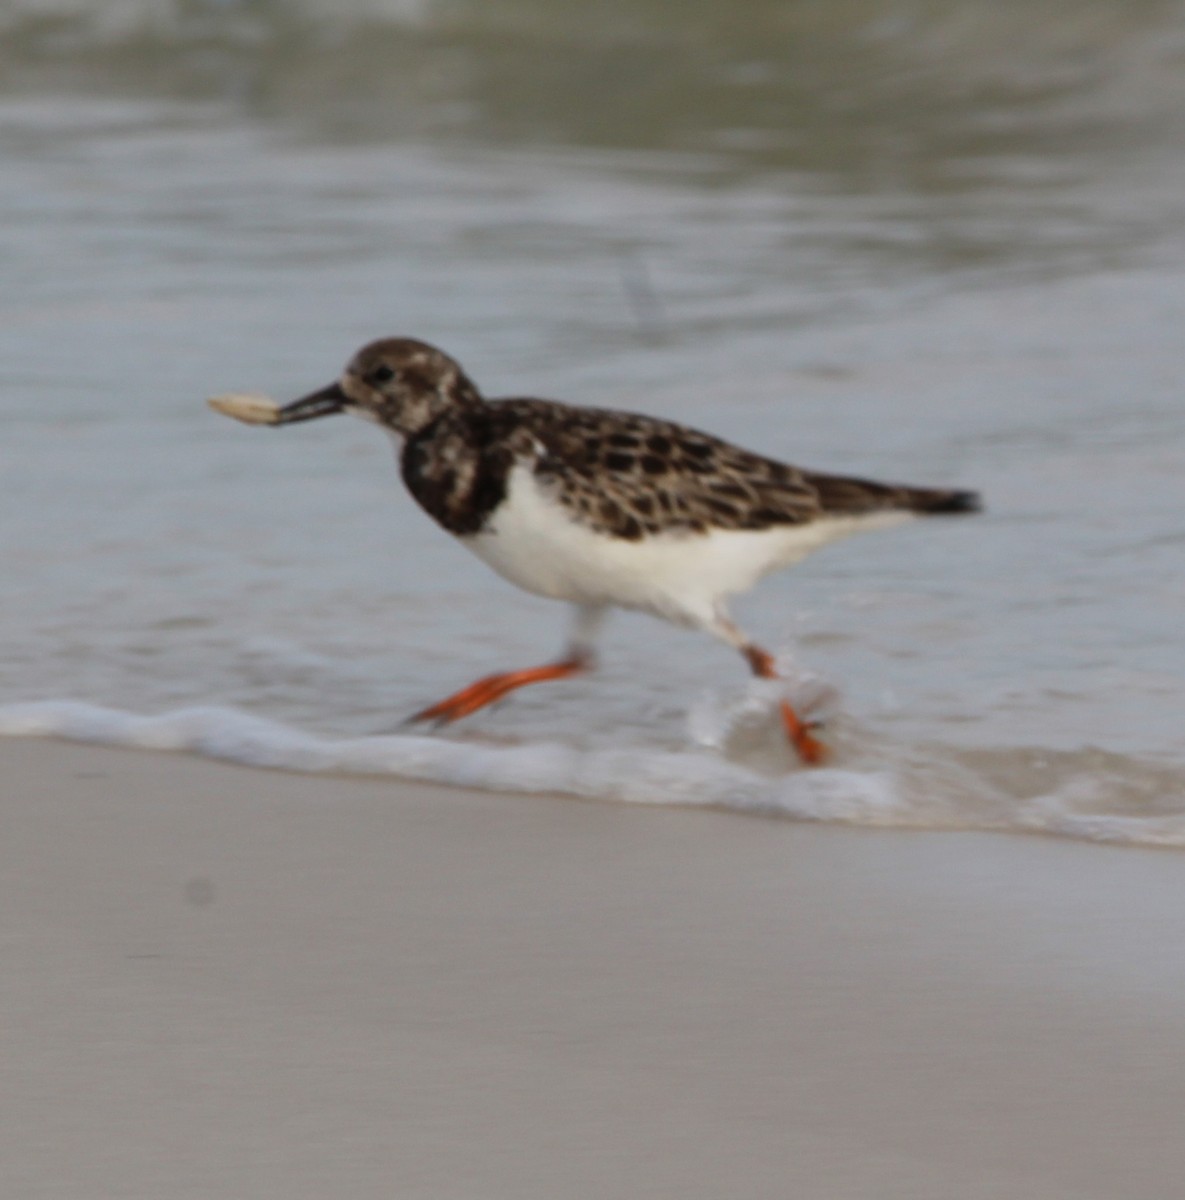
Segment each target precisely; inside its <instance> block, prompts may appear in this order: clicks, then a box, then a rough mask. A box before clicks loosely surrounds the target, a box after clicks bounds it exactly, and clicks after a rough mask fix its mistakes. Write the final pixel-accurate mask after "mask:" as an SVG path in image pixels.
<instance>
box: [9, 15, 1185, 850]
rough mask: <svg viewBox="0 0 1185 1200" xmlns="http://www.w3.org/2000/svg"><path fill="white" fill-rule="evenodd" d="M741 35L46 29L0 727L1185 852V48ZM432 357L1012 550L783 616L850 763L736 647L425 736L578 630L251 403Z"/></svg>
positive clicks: (784, 639)
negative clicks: (361, 369)
mask: <svg viewBox="0 0 1185 1200" xmlns="http://www.w3.org/2000/svg"><path fill="white" fill-rule="evenodd" d="M740 8H742V9H743V10H744V11H743V13H742V12H736V11H734V10H735V9H736V6H733V8H730V9H729V12H730V13H733V17H732V18H731V19H730V21H729V23H728V24H727V26H726V27H723V26H721V25H720V19H719V16H718V14H717V13H716V11H715V6H692V7H691V8H689V9H688V10H687V11H686V12H683V13H682V14H681V18H680V19H679V20H678V21H677V22H675V21H673V20H672V19H671V18H669V17H668V16H666V15H665V9H664V8H662V6H658V5H653V6H651V5H646V4H633V5H628V6H627V5H622V6H619V7H618V6H596V8H595V13H594V8H593V6H589V7H588V8H585V7H584V6H580V5H577V6H567V7H566V8H565V9H564V10H563V12H562V13H561V12H559V11H557V10H556V9H555V6H553V5H544V4H542V3H525V2H524V3H519V4H511V5H505V6H500V9H499V15H498V16H497V17H491V16H489V15H488V13H487V12H486V9H485V8H483V7H480V6H477V5H472V6H467V5H451V6H448V7H447V10H446V8H445V6H439V7H438V6H436V5H433V4H431V3H420V4H408V3H403V4H397V3H388V4H380V3H373V4H370V5H361V4H360V5H345V6H343V5H332V6H331V5H329V4H324V5H316V4H311V3H309V4H305V5H301V6H287V7H285V8H283V10H282V11H281V9H280V7H279V6H276V7H275V8H273V7H272V6H270V5H267V4H246V3H241V4H234V3H220V4H215V3H204V4H203V3H189V4H181V3H179V4H177V5H175V6H168V5H161V4H154V5H149V4H136V3H109V4H105V5H99V4H98V3H83V2H79V3H76V4H75V5H74V6H73V7H71V6H70V5H62V4H54V5H52V6H43V5H39V4H37V3H33V2H30V3H24V4H18V5H13V6H9V8H8V10H7V11H6V13H5V14H3V15H0V35H3V38H4V43H3V46H2V47H0V69H2V70H0V160H2V161H3V164H4V170H3V171H0V231H2V233H3V241H4V245H5V248H6V250H5V254H6V263H5V272H4V278H5V281H6V285H7V286H5V287H4V288H3V289H2V290H0V380H2V383H0V416H2V418H3V420H4V425H5V431H6V436H5V438H4V444H3V446H2V447H0V498H2V499H0V561H2V562H3V564H4V567H3V570H2V571H0V687H2V689H3V691H2V704H0V731H5V732H10V733H63V734H66V735H68V736H77V737H86V738H94V739H97V740H108V741H116V742H119V741H126V742H129V743H132V744H158V745H167V746H172V747H178V748H189V749H196V750H199V751H201V752H204V753H213V754H219V755H223V756H227V757H234V758H238V759H240V760H243V761H256V762H261V763H270V764H276V765H286V766H291V767H297V768H300V769H319V770H324V769H333V770H355V771H380V772H386V771H391V772H395V773H400V774H410V775H416V776H418V777H428V778H435V779H443V780H455V781H462V782H469V783H480V784H484V785H486V786H492V787H501V788H510V789H515V788H541V789H546V790H558V791H565V792H571V793H576V794H581V795H587V796H601V797H606V798H609V797H613V798H622V799H633V800H645V801H648V802H670V801H676V802H684V803H695V804H714V805H721V806H730V807H737V808H743V809H754V810H759V811H767V812H768V811H783V812H787V813H791V814H794V815H799V816H806V817H812V818H819V819H837V820H850V821H856V822H876V823H882V824H907V825H922V826H941V827H979V826H990V827H994V828H1017V829H1047V830H1053V831H1058V832H1065V833H1071V834H1074V835H1076V836H1090V837H1100V838H1111V839H1115V840H1126V841H1133V842H1156V843H1170V844H1177V843H1180V842H1183V841H1185V734H1183V733H1182V731H1181V727H1180V721H1179V713H1180V711H1181V707H1182V706H1181V699H1182V691H1183V685H1182V679H1183V678H1185V671H1183V669H1182V668H1183V667H1185V661H1183V658H1185V655H1183V653H1182V650H1181V638H1180V633H1179V614H1180V611H1181V602H1182V596H1183V593H1185V583H1183V578H1182V571H1181V566H1180V564H1181V554H1182V548H1183V547H1185V525H1183V524H1182V518H1181V513H1182V512H1185V503H1183V502H1185V481H1183V477H1182V476H1183V473H1182V470H1181V465H1182V462H1183V461H1185V431H1183V422H1182V418H1181V403H1180V399H1179V395H1178V393H1179V390H1180V381H1181V374H1182V365H1183V361H1185V360H1183V359H1182V353H1181V349H1180V346H1181V339H1180V333H1179V330H1180V328H1181V326H1182V317H1183V316H1185V312H1183V310H1185V292H1183V289H1182V283H1183V281H1185V271H1183V269H1182V262H1183V256H1182V244H1181V236H1180V232H1179V230H1180V225H1181V222H1180V218H1181V209H1182V207H1183V205H1185V202H1183V201H1182V199H1181V197H1182V196H1185V190H1183V189H1182V186H1181V185H1182V182H1183V181H1182V179H1181V176H1182V174H1183V173H1185V172H1183V171H1182V163H1181V155H1180V146H1181V142H1182V138H1181V135H1182V133H1183V132H1185V126H1183V125H1182V122H1181V120H1180V118H1179V115H1178V114H1179V113H1180V112H1181V111H1185V110H1182V109H1181V105H1180V101H1181V99H1182V94H1181V93H1182V86H1183V85H1182V84H1181V83H1180V77H1181V76H1180V71H1179V65H1180V64H1179V61H1178V60H1179V56H1180V52H1179V49H1175V48H1174V47H1179V46H1180V45H1181V44H1182V34H1185V7H1183V6H1181V5H1164V4H1157V5H1131V4H1127V5H1118V4H1115V5H1105V4H1089V3H1086V2H1085V0H1083V2H1081V3H1063V4H1059V5H1055V6H1053V7H1052V8H1050V9H1046V10H1043V11H1042V13H1041V17H1042V19H1041V21H1040V22H1037V21H1036V18H1035V17H1034V16H1033V15H1032V14H1030V13H1029V12H1027V11H1025V9H1024V8H1022V7H1021V6H1012V5H998V6H991V7H989V6H983V7H982V9H976V8H975V7H974V6H969V7H966V8H964V9H962V10H960V11H959V14H952V13H951V12H948V11H947V8H948V6H945V5H943V6H939V5H934V6H927V5H913V6H904V5H892V4H877V3H872V2H871V0H869V2H867V3H851V4H843V5H833V6H829V7H828V11H827V14H821V13H820V12H819V11H816V7H815V6H812V5H784V4H773V3H759V2H756V0H753V2H751V3H748V4H745V5H742V6H740ZM294 13H296V14H299V19H298V18H297V17H295V16H293V14H294ZM742 18H743V19H742ZM1017 45H1023V46H1024V50H1023V52H1020V53H1018V52H1017V51H1016V46H1017ZM396 332H400V333H408V334H413V335H416V336H420V337H424V338H427V339H429V340H432V341H436V342H438V343H439V344H441V345H443V346H444V347H445V348H446V349H449V350H450V351H452V352H453V353H455V354H456V355H457V356H458V357H459V358H460V359H461V360H462V362H463V363H464V364H465V366H466V367H467V369H468V370H469V372H470V374H471V375H473V376H474V377H475V378H476V380H477V381H478V382H479V384H481V385H482V386H483V387H484V388H485V389H486V390H487V391H488V392H490V393H491V394H506V393H510V392H517V393H523V392H526V393H535V394H543V395H554V396H559V397H562V398H565V399H570V400H574V401H578V402H586V403H590V404H597V405H603V406H619V407H626V408H638V409H643V410H647V411H651V412H655V413H659V414H662V415H666V416H671V417H675V418H677V419H680V420H684V421H687V422H689V423H691V424H695V425H698V426H701V427H705V428H708V429H711V430H713V431H714V432H718V433H720V434H722V435H724V436H727V437H730V438H732V439H734V440H736V441H738V442H741V443H743V444H747V445H750V446H755V447H760V448H762V449H763V450H766V451H767V452H769V453H773V454H776V455H778V456H780V457H783V458H786V459H788V460H790V461H794V462H799V463H803V464H806V465H812V466H816V467H820V468H825V469H832V470H837V471H849V472H852V473H861V474H867V475H871V476H874V477H876V476H880V477H884V478H899V479H908V480H911V481H916V482H932V483H936V484H945V483H950V484H959V485H965V486H974V487H978V488H980V489H982V491H983V492H984V494H985V497H986V500H987V503H988V512H987V513H986V514H985V515H984V516H982V517H979V518H976V519H975V520H968V521H947V522H925V523H923V522H919V523H916V524H913V525H910V526H908V527H905V528H902V529H898V530H894V531H891V532H887V533H881V534H877V535H869V536H867V537H864V538H860V539H854V540H851V541H848V542H845V543H842V544H838V545H835V546H833V547H830V548H828V549H827V550H825V551H823V552H821V553H820V554H818V555H816V556H815V557H813V558H812V559H810V560H809V561H808V562H807V563H805V564H803V565H802V566H801V567H799V568H798V569H796V570H795V571H792V572H787V573H785V574H784V575H782V576H780V577H776V578H773V579H770V580H767V581H766V582H765V583H764V584H763V585H762V586H761V588H760V589H759V590H758V591H757V592H755V593H753V594H752V595H751V596H749V597H747V598H745V599H744V600H742V601H741V602H739V603H738V605H737V607H736V611H737V616H738V618H739V619H740V621H741V623H742V624H743V625H744V626H745V627H746V628H747V629H749V630H750V631H751V632H752V633H753V635H754V636H755V637H756V638H758V639H759V640H762V641H764V642H765V643H766V644H768V645H771V646H773V647H775V648H777V649H778V650H779V651H780V652H781V653H782V656H783V661H784V663H785V665H786V668H787V670H788V673H789V674H790V675H791V677H792V682H791V685H790V686H791V689H792V691H794V692H795V694H796V695H800V696H809V695H811V694H813V693H816V692H820V691H822V692H828V691H834V692H835V693H836V697H835V698H834V699H833V700H832V701H831V703H830V708H829V710H828V731H827V737H828V739H829V740H830V741H831V742H832V743H833V745H834V746H835V747H836V749H837V757H836V764H835V767H834V768H833V769H830V770H826V771H819V772H813V773H810V772H803V771H799V770H797V769H795V766H794V764H793V763H792V762H791V761H790V758H789V755H788V753H787V752H786V749H785V747H784V746H783V745H782V744H781V741H780V738H779V735H778V731H777V727H776V719H775V716H774V705H773V699H774V692H773V691H771V689H770V687H769V686H768V685H758V684H755V683H752V682H750V681H749V680H747V678H746V676H745V671H744V668H743V664H741V663H739V662H738V661H736V659H735V656H734V655H733V654H732V653H731V652H729V651H728V650H726V649H724V648H723V647H720V646H716V645H714V644H711V643H710V642H709V641H708V640H706V639H704V638H702V637H697V636H693V635H689V634H686V633H683V632H680V631H678V630H674V629H669V628H667V627H665V626H662V625H659V624H657V623H655V622H653V621H651V620H648V619H646V618H643V617H637V616H632V615H621V616H619V617H616V618H615V619H614V620H613V621H612V622H611V623H610V626H609V628H608V630H607V632H606V635H605V637H604V639H603V667H602V670H601V671H600V672H599V673H598V674H597V675H595V676H592V677H589V678H584V679H579V680H573V681H570V682H566V683H562V684H555V685H552V686H550V687H548V688H539V689H532V690H531V691H529V692H526V693H521V694H519V695H518V696H516V697H515V698H513V699H512V700H511V701H509V702H507V703H505V704H504V705H502V706H500V707H499V708H497V709H496V710H494V711H492V712H489V713H486V714H482V715H480V716H478V717H476V718H474V719H472V720H470V721H469V722H466V723H465V724H463V725H459V726H457V727H455V728H454V729H451V730H449V731H447V732H443V733H440V734H436V735H433V736H430V737H425V736H421V735H419V734H417V735H416V736H414V737H413V736H409V735H406V734H400V733H398V732H396V731H397V728H398V725H399V722H400V720H401V719H402V718H403V717H404V716H405V715H406V714H408V713H409V712H412V711H414V710H415V709H416V708H418V707H421V706H422V705H423V704H424V703H426V702H428V701H431V700H435V699H438V698H439V697H440V696H441V695H443V694H444V693H446V692H449V691H451V690H453V689H454V688H456V687H458V686H460V685H461V684H463V683H465V682H468V681H469V680H470V679H471V678H473V677H475V676H476V675H478V674H482V673H485V672H487V671H489V670H494V669H498V668H500V667H504V666H517V665H523V664H527V663H533V662H537V661H542V660H544V659H546V658H547V657H548V656H549V655H551V654H552V653H553V652H554V651H555V650H556V649H557V648H558V646H559V645H560V644H561V642H562V640H563V637H564V633H565V623H566V614H565V612H564V611H563V610H562V608H560V607H559V606H555V605H550V604H548V603H547V602H545V601H541V600H537V599H534V598H532V597H527V596H524V595H521V594H519V593H516V592H515V591H514V590H513V589H511V588H510V587H509V586H508V585H505V584H503V583H502V582H501V581H500V580H498V579H496V578H495V577H493V576H492V575H491V574H490V573H489V572H488V571H487V570H486V568H484V567H483V566H482V565H481V564H480V563H478V562H477V561H476V560H475V559H472V558H470V557H469V556H468V555H467V554H466V553H465V552H464V551H463V550H462V549H460V548H458V547H457V546H455V545H454V544H453V543H452V542H451V541H450V539H448V538H446V537H444V536H442V535H441V534H440V533H439V531H438V530H437V529H436V528H435V527H434V526H433V525H432V524H431V523H430V522H429V521H428V520H427V518H425V517H424V516H423V515H422V514H420V513H419V512H418V510H416V509H415V507H414V505H413V504H412V503H411V502H410V500H409V499H408V498H407V497H406V496H405V495H404V494H403V493H402V489H401V485H400V484H399V481H398V478H397V475H396V473H395V471H394V468H393V464H392V462H391V450H390V446H389V445H388V444H387V442H386V441H385V439H383V438H382V437H381V436H379V435H377V434H376V432H375V431H374V430H373V429H372V428H368V427H365V426H363V425H361V424H360V423H356V422H350V421H347V420H345V419H342V420H338V421H326V422H319V423H317V424H315V425H309V426H302V427H300V428H299V429H293V430H286V431H283V432H273V431H262V430H251V429H246V428H243V427H241V426H237V425H234V424H232V423H230V422H228V421H225V420H222V419H219V418H217V417H215V416H213V415H212V414H210V413H209V412H208V410H206V408H205V407H204V404H203V398H204V397H205V396H206V395H208V394H210V393H214V392H220V391H226V390H230V389H258V390H264V391H268V392H270V393H272V394H274V395H276V396H279V397H289V396H295V395H298V394H301V393H303V392H305V391H307V390H309V389H311V388H313V387H315V386H319V385H320V384H322V383H325V382H328V380H329V379H330V378H332V377H333V376H334V375H335V374H336V372H337V371H338V369H339V368H340V366H341V364H342V362H343V361H344V359H345V358H346V357H347V356H348V354H349V353H350V352H351V351H352V350H353V348H354V347H355V346H356V345H357V344H359V343H360V342H362V341H364V340H367V339H368V338H370V337H373V336H377V335H381V334H386V333H396Z"/></svg>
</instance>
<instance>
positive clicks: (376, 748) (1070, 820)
mask: <svg viewBox="0 0 1185 1200" xmlns="http://www.w3.org/2000/svg"><path fill="white" fill-rule="evenodd" d="M0 735H3V736H9V737H56V738H64V739H68V740H71V741H78V742H88V743H93V744H96V745H105V746H122V747H131V748H140V749H146V750H156V751H181V752H187V753H192V754H197V755H200V756H202V757H206V758H212V759H220V760H224V761H227V762H234V763H239V764H241V765H244V766H251V767H261V768H279V769H284V770H289V771H297V772H305V773H335V774H342V775H358V776H362V775H365V776H391V777H393V778H399V779H406V780H419V781H424V782H431V783H439V784H450V785H454V786H458V787H471V788H480V789H483V790H488V791H502V792H518V793H536V794H538V793H545V794H552V795H557V796H565V795H566V796H577V797H581V798H584V799H592V800H605V801H617V802H623V803H631V804H653V805H676V806H689V807H707V808H715V809H721V810H730V811H734V812H738V813H750V814H759V815H764V816H781V817H789V818H793V819H798V820H808V821H824V822H833V823H842V824H850V825H866V826H881V827H891V826H897V827H909V828H915V829H916V828H922V829H926V828H928V829H945V830H957V829H964V830H969V829H984V830H989V829H990V830H997V831H1015V832H1041V833H1048V834H1056V835H1060V836H1064V837H1072V838H1077V839H1084V840H1090V841H1103V842H1117V843H1125V844H1129V845H1159V846H1185V813H1183V812H1180V811H1165V809H1164V807H1163V801H1164V799H1165V797H1166V795H1168V794H1169V793H1173V792H1176V793H1177V794H1180V791H1181V790H1183V789H1181V788H1180V785H1181V783H1182V782H1183V780H1182V779H1179V778H1178V777H1177V776H1178V775H1179V774H1181V773H1180V772H1175V771H1168V774H1167V775H1166V769H1165V768H1163V767H1158V768H1151V767H1147V768H1145V767H1142V766H1141V764H1139V763H1138V762H1134V761H1132V760H1126V759H1122V758H1121V757H1120V756H1113V755H1112V756H1105V759H1106V761H1105V764H1104V763H1102V762H1101V761H1100V757H1099V752H1091V751H1086V752H1084V753H1083V755H1081V756H1077V755H1062V756H1061V758H1062V761H1061V762H1060V763H1055V766H1054V768H1053V769H1052V771H1051V770H1050V766H1049V764H1050V761H1051V758H1053V759H1055V760H1056V759H1057V756H1056V755H1053V756H1051V755H1049V754H1043V755H1041V756H1040V762H1041V764H1042V767H1043V768H1044V769H1045V772H1046V787H1045V789H1044V790H1043V791H1041V792H1040V793H1039V794H1035V795H1017V794H1010V790H1009V789H1008V788H1006V787H1003V786H1001V784H1000V783H999V781H998V780H995V781H994V780H993V778H992V775H993V772H992V770H991V769H990V767H991V761H992V759H993V756H995V755H998V756H999V757H1000V760H1001V761H1002V762H1003V761H1007V762H1008V763H1009V764H1010V765H1014V764H1015V763H1016V762H1017V761H1018V760H1020V759H1023V757H1024V755H1025V754H1026V753H1027V754H1032V753H1033V752H1032V751H1020V750H1017V749H1016V748H1006V749H1001V750H999V751H995V752H984V751H977V752H976V753H975V754H974V755H973V756H970V757H971V759H972V760H973V761H971V762H969V761H968V757H969V756H967V755H960V754H959V753H958V752H955V751H951V752H949V753H947V754H945V755H944V754H943V752H942V751H941V749H939V748H934V747H929V748H927V749H926V751H925V752H924V753H922V752H920V751H919V750H918V749H917V748H913V749H912V750H910V751H909V752H908V753H902V752H898V753H894V752H892V750H891V749H890V748H887V747H884V746H881V747H879V748H873V749H871V750H870V751H866V752H865V753H864V754H863V755H862V756H861V758H860V761H859V763H858V764H857V765H853V766H847V765H841V766H833V767H825V768H822V769H795V770H789V771H787V772H785V773H783V774H781V775H775V776H771V775H768V774H763V773H759V772H756V771H754V770H752V769H750V768H749V767H746V766H744V765H740V764H738V763H736V762H732V761H729V760H728V759H727V758H725V757H723V756H722V755H721V754H720V753H719V752H717V751H715V750H711V751H708V750H704V749H702V748H696V747H689V748H688V749H686V750H683V751H672V750H661V749H645V748H637V747H632V748H629V749H621V750H605V749H585V748H579V747H574V746H567V745H564V744H562V743H559V742H532V743H525V744H517V745H515V744H510V745H507V744H496V745H494V744H490V743H488V742H480V741H469V740H459V739H456V738H453V737H443V736H431V735H423V734H411V733H399V734H391V735H386V736H379V737H361V738H333V737H323V736H317V735H315V734H312V733H307V732H303V731H301V730H298V729H294V728H292V727H290V726H287V725H283V724H281V723H279V722H276V721H271V720H268V719H266V718H262V717H258V716H254V715H251V714H247V713H243V712H240V711H237V710H235V709H230V708H220V707H193V708H184V709H179V710H177V711H174V712H168V713H163V714H159V715H153V716H144V715H137V714H134V713H129V712H124V711H120V710H117V709H113V708H105V707H100V706H97V705H93V704H87V703H83V702H79V701H69V700H66V701H39V702H31V703H24V704H11V705H8V706H0ZM877 759H879V760H880V762H881V765H880V766H879V767H871V766H870V765H869V760H877ZM1170 775H1171V776H1172V777H1171V778H1169V776H1170ZM1022 790H1023V789H1022Z"/></svg>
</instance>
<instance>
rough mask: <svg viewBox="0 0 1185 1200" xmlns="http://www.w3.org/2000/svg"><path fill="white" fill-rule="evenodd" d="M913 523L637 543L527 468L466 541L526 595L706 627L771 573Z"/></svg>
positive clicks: (824, 523) (829, 525) (864, 520)
mask: <svg viewBox="0 0 1185 1200" xmlns="http://www.w3.org/2000/svg"><path fill="white" fill-rule="evenodd" d="M908 516H909V514H907V513H878V514H875V515H874V516H872V517H857V518H852V517H848V518H826V519H824V520H819V521H813V522H811V523H810V524H808V525H782V526H778V527H775V528H772V529H763V530H727V529H715V530H711V531H709V532H708V533H685V532H684V533H671V534H658V535H649V536H646V537H643V538H641V539H639V540H637V541H632V542H631V541H626V540H624V539H622V538H615V537H612V536H610V535H608V534H604V533H597V532H595V531H593V530H591V529H589V528H588V527H587V526H584V525H580V524H578V523H577V522H576V521H574V520H573V519H572V517H570V516H569V515H568V513H567V512H566V511H565V510H564V509H563V508H562V507H561V506H560V505H559V504H558V503H557V502H556V501H555V500H554V499H553V498H552V497H551V496H549V495H548V493H547V492H546V491H545V490H544V489H542V488H541V487H540V486H539V484H538V482H537V481H536V479H535V476H534V475H533V473H532V472H531V471H530V470H528V469H527V468H525V467H521V466H520V467H515V468H514V470H513V471H512V472H511V475H510V478H509V481H508V489H507V498H506V500H505V501H504V502H503V504H502V505H501V506H500V507H499V508H498V510H497V512H496V513H495V514H494V519H493V521H492V522H491V524H490V525H489V526H488V527H487V529H486V530H484V531H483V532H481V533H479V534H476V535H473V536H471V537H466V538H462V539H461V541H462V542H463V544H464V545H466V546H467V547H468V548H469V549H470V550H472V551H473V552H474V554H476V555H477V556H478V557H479V558H481V559H482V560H483V561H484V562H486V563H488V564H489V565H490V566H491V567H493V569H494V570H495V571H497V572H498V574H499V575H501V576H503V578H505V579H508V580H509V581H510V582H511V583H514V584H517V585H518V586H519V587H521V588H523V589H525V590H526V591H528V592H535V593H536V594H538V595H540V596H549V597H552V598H553V599H557V600H567V601H572V602H575V603H578V604H608V605H616V606H618V607H620V608H635V609H641V610H643V611H645V612H651V613H654V614H656V615H658V616H662V617H665V618H667V619H668V620H675V621H679V622H681V623H685V624H692V625H701V624H703V623H704V622H705V621H708V620H711V618H712V614H713V610H714V608H715V605H716V602H717V601H718V600H721V599H723V598H724V597H725V596H729V595H734V594H736V593H739V592H744V591H747V590H748V589H749V588H751V587H752V586H753V585H754V584H755V583H756V582H757V581H758V580H759V579H760V578H761V577H762V576H763V575H765V574H767V573H768V572H770V571H773V570H777V569H778V568H779V567H786V566H790V565H791V564H793V563H796V562H798V561H799V560H800V559H802V558H804V557H805V556H806V555H807V554H809V553H810V552H811V551H812V550H815V549H818V547H820V546H822V545H824V544H825V543H827V542H830V541H834V540H835V539H836V538H839V537H844V536H846V535H847V534H849V533H855V532H857V531H858V530H861V529H869V528H876V527H884V526H885V525H890V524H896V523H898V522H899V521H902V520H904V519H906V518H907V517H908Z"/></svg>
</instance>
